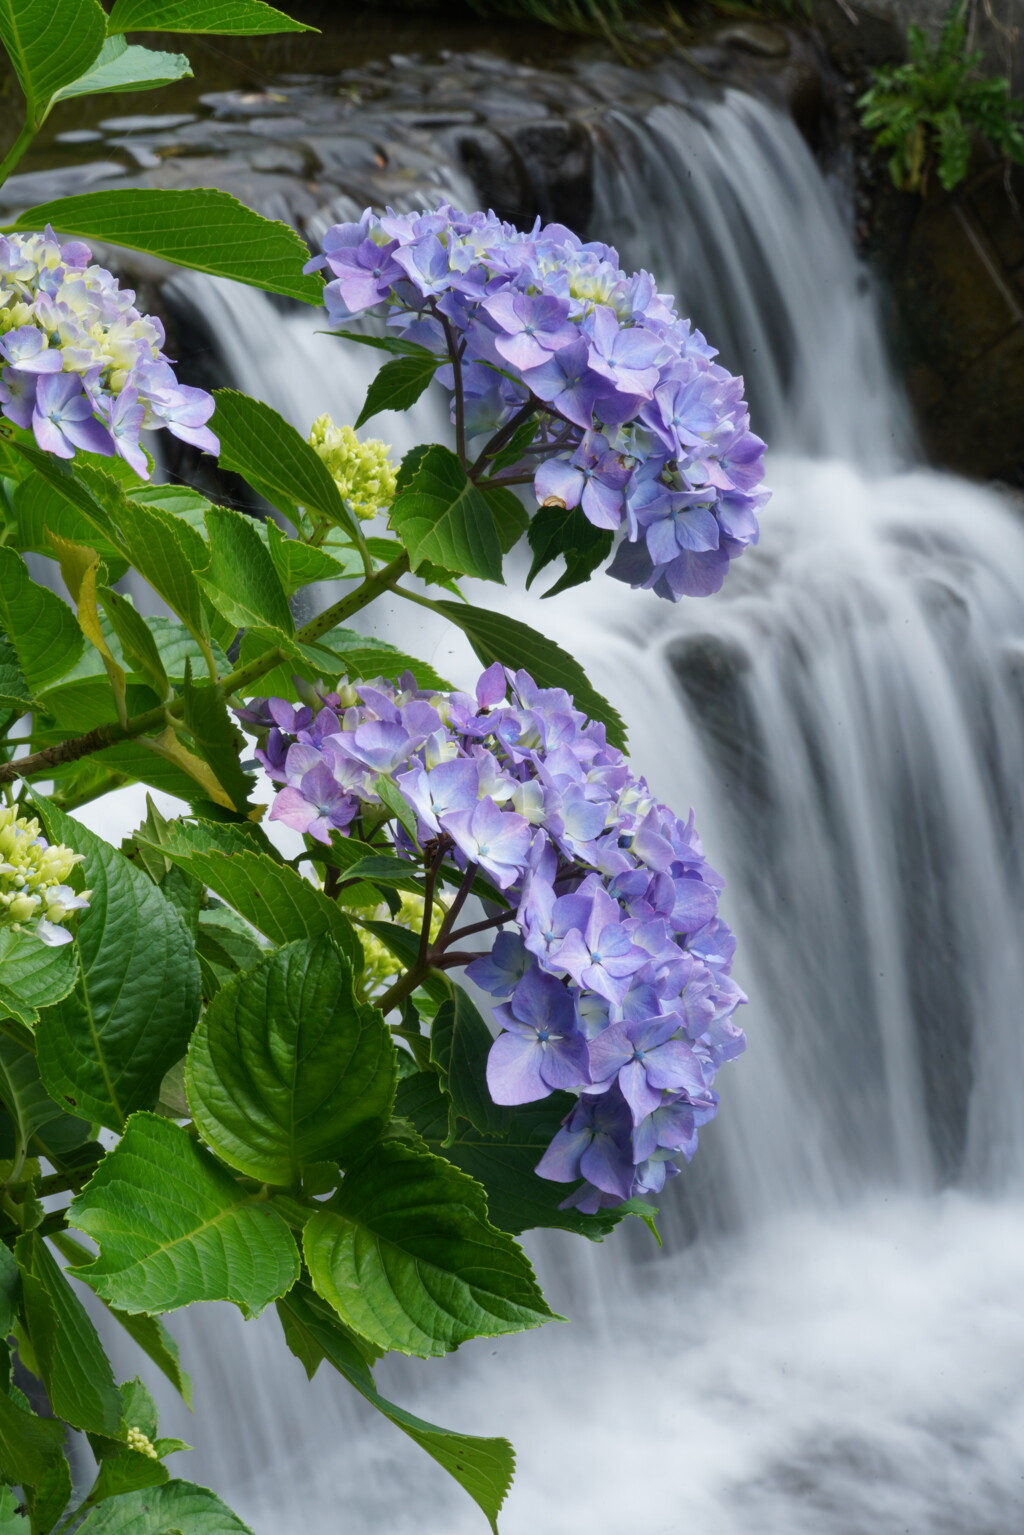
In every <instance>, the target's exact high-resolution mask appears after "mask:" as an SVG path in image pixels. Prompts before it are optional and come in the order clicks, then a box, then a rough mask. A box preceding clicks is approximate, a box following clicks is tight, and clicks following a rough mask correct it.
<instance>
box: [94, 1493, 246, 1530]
mask: <svg viewBox="0 0 1024 1535" xmlns="http://www.w3.org/2000/svg"><path fill="white" fill-rule="evenodd" d="M77 1535H252V1531H251V1530H250V1528H249V1526H248V1525H247V1524H243V1523H242V1521H241V1519H239V1517H238V1515H237V1514H233V1513H232V1512H231V1510H230V1508H228V1506H227V1504H226V1503H222V1502H221V1500H220V1498H218V1497H217V1496H216V1494H214V1493H212V1492H210V1491H208V1489H207V1488H205V1487H196V1486H194V1485H193V1483H192V1482H178V1481H173V1482H165V1483H164V1485H163V1486H162V1487H147V1488H144V1489H142V1490H140V1491H138V1492H129V1493H125V1494H124V1496H123V1497H120V1498H115V1499H114V1500H113V1501H112V1502H108V1503H102V1504H101V1505H100V1507H99V1508H95V1509H93V1511H92V1513H91V1514H90V1515H89V1517H88V1518H87V1519H86V1520H85V1522H84V1523H83V1524H80V1525H79V1526H78V1530H77Z"/></svg>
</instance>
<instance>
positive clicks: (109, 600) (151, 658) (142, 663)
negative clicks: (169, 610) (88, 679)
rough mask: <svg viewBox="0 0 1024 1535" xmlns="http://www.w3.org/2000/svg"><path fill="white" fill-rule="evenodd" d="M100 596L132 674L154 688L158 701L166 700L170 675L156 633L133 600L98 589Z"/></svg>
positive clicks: (102, 588)
mask: <svg viewBox="0 0 1024 1535" xmlns="http://www.w3.org/2000/svg"><path fill="white" fill-rule="evenodd" d="M96 595H97V597H98V598H99V600H100V602H101V603H102V604H103V611H104V613H106V615H107V618H108V619H109V620H110V623H111V626H112V627H113V630H114V633H115V634H116V635H117V637H118V639H119V640H120V642H121V649H122V651H123V653H124V659H125V663H126V665H127V667H128V668H129V670H131V671H134V672H140V673H141V674H142V675H143V676H144V677H145V679H146V681H147V682H149V683H151V684H152V686H153V688H154V690H155V691H156V693H157V696H158V697H161V698H163V697H166V696H167V694H168V692H169V691H170V683H169V682H168V679H167V672H166V670H165V669H164V663H163V661H162V659H161V656H160V649H159V647H158V645H157V642H156V640H155V638H154V636H153V633H152V630H151V629H150V627H149V625H148V623H147V622H146V620H145V619H144V618H143V616H142V614H141V613H139V612H138V611H137V610H136V608H135V605H134V603H132V601H131V600H130V598H128V597H122V596H121V594H120V592H114V591H111V589H110V588H109V587H108V586H100V587H97V590H96Z"/></svg>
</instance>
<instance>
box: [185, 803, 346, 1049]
mask: <svg viewBox="0 0 1024 1535" xmlns="http://www.w3.org/2000/svg"><path fill="white" fill-rule="evenodd" d="M161 846H162V848H163V851H164V852H165V853H166V854H167V856H168V858H170V859H171V860H172V862H174V863H176V864H178V865H179V866H180V867H181V868H183V869H185V870H187V872H188V873H189V874H191V875H193V876H194V877H195V878H196V879H198V880H201V881H202V883H203V884H204V885H208V886H209V888H210V889H211V890H213V891H215V892H216V894H217V895H219V896H220V898H221V900H223V901H226V902H227V904H228V905H229V906H233V907H234V909H235V910H236V911H237V912H239V913H240V914H241V916H243V917H244V918H245V920H246V921H247V922H251V923H252V925H253V927H254V928H256V930H257V932H260V933H263V934H264V935H265V936H266V937H267V938H269V939H270V941H271V942H272V943H278V944H280V943H291V942H293V941H294V940H296V939H300V938H319V937H320V935H321V934H322V933H327V934H328V935H329V936H330V937H332V938H333V939H334V941H335V942H336V943H337V944H338V946H339V948H341V949H342V950H343V952H344V953H345V954H347V955H348V957H349V960H350V961H351V962H353V963H355V964H358V965H360V967H361V964H362V959H361V950H359V940H358V939H357V938H356V936H355V933H354V932H353V931H352V927H351V924H350V923H349V921H348V918H347V917H346V916H345V914H344V912H342V911H339V909H338V907H337V906H336V905H335V903H334V902H333V901H331V900H329V899H328V898H327V896H325V895H324V893H323V892H322V891H321V890H318V889H316V887H315V886H314V885H311V884H310V883H309V881H308V880H305V879H303V877H302V875H301V874H299V873H298V872H297V871H296V870H295V869H290V868H288V866H287V865H285V864H279V863H275V862H274V860H273V859H272V858H270V857H269V856H267V855H266V854H264V853H248V852H236V853H234V854H233V856H232V857H230V858H225V857H224V856H223V855H222V853H221V852H220V851H219V850H218V849H217V848H216V847H214V846H211V843H210V840H209V837H208V836H207V835H206V834H205V832H204V831H203V830H202V829H200V828H197V827H193V826H189V825H187V824H184V823H178V824H177V825H176V826H175V827H174V830H173V832H172V834H171V835H170V836H169V837H168V838H167V840H165V841H163V842H162V843H161ZM179 1054H180V1052H179Z"/></svg>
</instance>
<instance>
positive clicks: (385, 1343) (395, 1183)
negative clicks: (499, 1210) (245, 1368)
mask: <svg viewBox="0 0 1024 1535" xmlns="http://www.w3.org/2000/svg"><path fill="white" fill-rule="evenodd" d="M303 1251H304V1253H305V1258H306V1263H307V1265H308V1267H309V1271H310V1274H311V1276H312V1279H313V1285H314V1287H315V1289H316V1291H317V1293H318V1294H319V1295H322V1296H323V1298H324V1300H326V1301H328V1302H329V1303H330V1305H332V1306H333V1307H334V1309H335V1310H336V1311H337V1313H338V1315H339V1316H340V1317H341V1319H342V1321H343V1322H344V1323H345V1324H346V1325H347V1326H349V1327H351V1328H352V1329H353V1331H354V1332H356V1333H358V1334H359V1335H360V1336H361V1337H364V1338H367V1339H369V1341H370V1342H371V1343H373V1344H375V1345H376V1346H377V1347H378V1348H383V1349H397V1350H398V1351H399V1352H400V1353H403V1354H416V1355H418V1356H419V1357H421V1358H428V1357H430V1356H431V1355H439V1354H445V1353H449V1352H450V1351H451V1350H452V1349H455V1348H458V1346H459V1344H460V1343H465V1342H467V1341H468V1340H469V1339H470V1338H494V1337H500V1336H501V1335H502V1334H505V1333H511V1332H522V1331H524V1330H525V1329H526V1328H530V1327H539V1326H540V1325H541V1324H542V1323H543V1322H546V1321H548V1320H549V1319H550V1318H551V1317H552V1316H553V1313H552V1312H551V1310H550V1309H549V1307H548V1305H547V1303H546V1301H545V1300H544V1297H543V1295H542V1294H541V1292H540V1289H539V1287H538V1285H537V1281H536V1279H535V1278H534V1275H533V1270H532V1268H531V1267H530V1264H529V1262H528V1260H527V1258H526V1256H525V1254H524V1253H523V1252H521V1251H520V1249H519V1248H518V1247H517V1245H516V1244H515V1242H514V1241H513V1240H512V1238H511V1237H509V1236H508V1235H507V1234H506V1233H505V1232H501V1231H499V1230H498V1229H497V1228H496V1227H494V1226H492V1225H491V1223H490V1221H489V1220H488V1218H487V1200H486V1195H485V1194H484V1191H483V1189H482V1188H481V1187H480V1185H479V1184H478V1183H475V1182H474V1181H473V1179H472V1178H469V1177H467V1176H466V1174H465V1173H462V1172H460V1171H459V1170H458V1169H457V1168H455V1167H453V1166H452V1165H451V1163H449V1162H446V1161H445V1160H444V1159H443V1158H441V1157H436V1156H431V1155H425V1154H424V1153H423V1152H419V1151H414V1150H411V1149H410V1148H409V1147H407V1146H404V1145H402V1144H401V1143H400V1142H398V1141H384V1142H382V1143H381V1144H380V1145H379V1146H377V1147H376V1148H375V1149H374V1150H373V1151H372V1152H371V1153H370V1154H369V1155H368V1156H367V1157H365V1158H364V1159H363V1161H362V1162H360V1163H359V1164H357V1166H355V1167H354V1168H352V1169H350V1171H349V1172H348V1173H347V1174H346V1176H345V1179H344V1181H343V1182H342V1185H341V1188H340V1189H339V1190H338V1192H337V1194H336V1195H335V1196H334V1198H333V1199H332V1201H331V1204H330V1206H329V1207H328V1208H326V1209H321V1210H318V1211H317V1212H316V1214H315V1215H313V1216H312V1217H311V1218H310V1220H309V1221H308V1222H307V1224H306V1227H305V1231H304V1233H303Z"/></svg>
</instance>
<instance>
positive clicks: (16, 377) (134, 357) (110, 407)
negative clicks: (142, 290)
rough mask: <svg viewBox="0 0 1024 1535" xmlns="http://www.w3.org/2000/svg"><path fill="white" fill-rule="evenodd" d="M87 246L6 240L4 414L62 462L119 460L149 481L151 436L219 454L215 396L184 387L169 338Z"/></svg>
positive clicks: (0, 364) (0, 328)
mask: <svg viewBox="0 0 1024 1535" xmlns="http://www.w3.org/2000/svg"><path fill="white" fill-rule="evenodd" d="M134 300H135V294H134V293H133V292H132V291H131V289H130V288H121V287H120V286H119V285H118V282H117V279H116V278H114V277H112V276H111V274H110V273H109V272H108V271H106V270H105V269H104V268H103V267H101V266H97V265H96V264H95V263H94V262H93V259H92V252H91V250H90V249H89V247H88V246H87V245H84V244H82V242H81V241H80V240H72V241H70V242H68V243H66V244H64V245H61V244H60V243H59V242H58V240H57V237H56V235H55V234H54V232H53V230H52V229H50V228H49V226H47V229H46V231H45V233H43V234H41V235H40V234H30V235H6V236H3V237H0V411H2V413H3V414H4V415H5V416H6V417H7V419H8V420H9V421H13V422H14V423H15V424H16V425H17V426H20V427H24V428H25V430H26V431H28V430H31V431H32V433H33V434H34V436H35V439H36V442H37V443H38V444H39V446H40V447H41V448H42V449H44V450H45V451H46V452H47V453H53V454H55V455H56V456H57V457H58V458H73V457H74V456H75V453H76V451H77V450H78V449H82V450H83V451H84V452H86V453H101V454H103V455H104V457H106V458H111V457H113V456H114V455H115V454H116V455H117V456H118V457H120V458H123V459H124V460H125V461H126V463H129V464H130V465H131V466H132V468H133V469H134V470H135V472H136V473H137V474H139V475H141V476H142V478H143V479H148V478H149V464H148V462H147V460H146V455H145V453H144V452H143V450H142V448H141V446H140V445H139V433H140V432H141V431H142V429H143V428H144V427H145V428H147V429H149V430H157V429H158V428H162V427H166V429H167V430H168V431H169V432H170V433H171V434H172V436H174V437H180V438H181V440H182V441H183V442H190V443H192V444H193V445H194V446H195V447H197V448H203V449H205V451H206V452H207V453H217V452H219V445H218V442H217V439H216V437H215V436H214V435H213V433H212V432H211V431H210V430H209V428H208V427H207V425H206V422H207V421H208V420H209V418H210V416H211V415H212V414H213V408H214V400H213V396H212V395H209V394H207V393H206V392H205V391H204V390H202V389H191V388H188V387H187V386H186V385H183V384H179V383H178V380H177V378H176V377H175V375H174V371H173V369H172V367H171V365H170V362H169V361H168V359H167V358H166V357H165V356H164V354H163V352H162V351H161V347H162V346H163V343H164V329H163V326H162V325H161V324H160V321H159V320H157V319H155V318H154V317H153V316H152V315H144V314H140V313H139V311H138V310H137V309H136V308H135V302H134Z"/></svg>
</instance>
